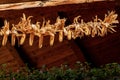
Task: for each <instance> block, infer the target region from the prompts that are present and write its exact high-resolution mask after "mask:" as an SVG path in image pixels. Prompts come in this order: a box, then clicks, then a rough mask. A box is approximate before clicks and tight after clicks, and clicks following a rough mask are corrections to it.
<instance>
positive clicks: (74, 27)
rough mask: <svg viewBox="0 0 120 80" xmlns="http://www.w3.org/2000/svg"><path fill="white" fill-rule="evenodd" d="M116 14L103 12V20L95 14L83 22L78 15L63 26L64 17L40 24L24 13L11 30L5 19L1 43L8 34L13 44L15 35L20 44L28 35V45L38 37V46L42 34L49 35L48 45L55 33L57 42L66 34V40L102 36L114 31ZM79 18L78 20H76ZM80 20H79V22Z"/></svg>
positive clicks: (52, 41) (41, 39) (40, 42)
mask: <svg viewBox="0 0 120 80" xmlns="http://www.w3.org/2000/svg"><path fill="white" fill-rule="evenodd" d="M117 16H118V15H117V14H115V12H114V11H112V12H109V13H108V15H107V14H105V18H104V20H101V19H99V18H98V17H97V16H96V17H95V19H94V20H93V21H90V22H87V23H86V22H84V21H83V19H80V16H78V17H76V18H74V20H73V23H72V24H70V25H68V26H65V21H66V19H65V18H64V19H60V18H59V17H58V18H57V19H56V22H55V24H50V20H48V21H47V22H45V20H43V23H42V26H40V24H39V22H36V24H32V23H31V16H29V17H28V18H26V16H25V14H23V17H22V18H21V21H20V22H19V23H18V24H16V25H15V24H13V25H12V28H11V30H10V29H9V22H7V21H6V20H5V23H4V24H5V25H4V26H3V27H2V29H1V30H0V35H1V36H3V40H2V45H3V46H4V45H6V43H7V39H8V36H9V35H11V44H12V45H13V46H14V45H15V40H16V37H17V38H20V41H19V44H20V45H22V44H23V43H24V41H25V39H26V35H29V36H30V37H29V45H30V46H32V45H33V42H34V37H35V36H37V37H38V38H39V44H38V46H39V48H41V47H42V45H43V40H44V36H50V45H51V46H52V45H53V44H54V39H55V34H56V33H58V35H59V42H62V41H63V37H64V36H66V37H67V39H68V40H71V39H72V38H73V39H76V38H77V37H80V38H81V37H84V36H90V35H91V37H95V36H104V35H106V34H107V33H108V32H111V33H113V32H116V30H115V29H114V27H116V26H115V25H114V24H116V23H119V22H118V20H116V19H117ZM78 19H79V20H78ZM79 21H80V22H79Z"/></svg>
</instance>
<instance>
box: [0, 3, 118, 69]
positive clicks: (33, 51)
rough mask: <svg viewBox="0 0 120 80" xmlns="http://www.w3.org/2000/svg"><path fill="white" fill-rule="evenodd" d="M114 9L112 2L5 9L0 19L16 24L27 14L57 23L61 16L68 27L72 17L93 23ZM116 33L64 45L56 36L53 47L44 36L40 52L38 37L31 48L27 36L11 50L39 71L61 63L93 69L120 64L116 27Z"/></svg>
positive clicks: (86, 38) (36, 18) (34, 19)
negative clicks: (84, 65)
mask: <svg viewBox="0 0 120 80" xmlns="http://www.w3.org/2000/svg"><path fill="white" fill-rule="evenodd" d="M112 10H115V3H114V2H113V1H109V2H105V1H103V2H94V3H83V4H66V5H59V6H50V7H38V8H28V9H21V10H6V11H0V18H1V19H3V20H4V19H7V20H8V21H10V23H17V22H18V21H19V20H20V17H21V16H22V13H25V14H26V15H27V16H31V15H32V16H34V17H33V19H32V22H35V21H40V22H41V21H42V19H43V16H44V17H45V19H46V20H48V19H50V20H51V23H54V22H55V20H56V18H57V17H58V16H60V17H61V18H63V17H65V18H67V22H66V25H68V24H71V23H72V21H73V18H74V17H76V16H78V15H81V16H82V17H81V18H83V19H84V20H85V21H90V20H91V19H92V18H93V17H94V16H95V15H98V17H100V18H102V19H103V18H104V14H105V13H107V12H108V11H112ZM116 30H117V33H113V34H108V35H106V36H105V37H102V38H101V37H95V38H91V37H84V38H82V39H80V38H78V39H76V40H71V41H68V40H66V38H65V39H64V42H62V43H60V42H58V36H57V35H56V39H55V44H54V45H53V46H49V37H45V39H44V45H43V48H41V49H39V48H38V39H37V37H36V38H35V41H34V45H33V46H32V47H30V46H29V45H28V38H29V36H27V39H26V41H25V43H24V45H22V46H18V45H16V46H15V47H11V48H12V49H15V50H16V51H17V53H16V52H15V54H18V55H19V58H20V59H21V60H22V61H23V63H29V65H30V66H32V67H36V68H40V67H41V66H42V65H44V64H46V65H47V66H48V67H51V66H58V65H60V64H68V65H70V66H71V67H72V66H73V65H74V64H75V62H76V61H81V62H85V61H88V62H90V63H92V64H93V65H94V66H99V65H102V64H105V63H109V62H119V61H120V50H119V49H120V38H119V36H120V29H119V28H116ZM8 43H9V42H8ZM9 44H10V43H9ZM1 49H2V47H1ZM8 49H9V48H8ZM0 56H1V55H0ZM0 59H1V58H0ZM0 61H1V60H0ZM119 63H120V62H119Z"/></svg>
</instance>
